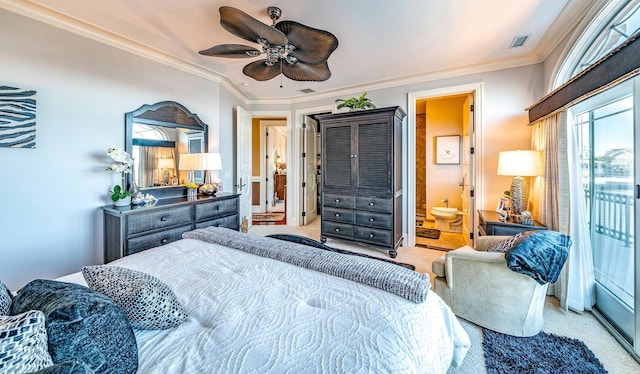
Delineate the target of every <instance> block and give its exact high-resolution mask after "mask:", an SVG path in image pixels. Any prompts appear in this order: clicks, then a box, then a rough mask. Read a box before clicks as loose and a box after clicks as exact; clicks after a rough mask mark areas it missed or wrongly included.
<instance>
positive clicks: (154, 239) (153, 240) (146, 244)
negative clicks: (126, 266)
mask: <svg viewBox="0 0 640 374" xmlns="http://www.w3.org/2000/svg"><path fill="white" fill-rule="evenodd" d="M190 230H191V224H189V225H186V226H180V227H176V228H174V229H170V230H165V231H161V232H156V233H154V234H149V235H142V236H138V237H137V238H131V239H127V253H125V256H128V255H130V254H134V253H138V252H141V251H144V250H145V249H149V248H153V247H158V246H161V245H165V244H168V243H171V242H175V241H176V240H180V239H182V234H184V233H185V232H187V231H190Z"/></svg>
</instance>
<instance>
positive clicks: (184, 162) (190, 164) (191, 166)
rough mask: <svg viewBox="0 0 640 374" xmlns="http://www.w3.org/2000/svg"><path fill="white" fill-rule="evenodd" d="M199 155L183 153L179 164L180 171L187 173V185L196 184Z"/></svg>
mask: <svg viewBox="0 0 640 374" xmlns="http://www.w3.org/2000/svg"><path fill="white" fill-rule="evenodd" d="M197 157H198V154H197V153H183V154H181V155H180V161H179V162H178V170H186V171H187V183H189V184H191V183H195V180H196V176H195V173H194V170H197V169H196V158H197Z"/></svg>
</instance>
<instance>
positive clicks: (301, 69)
mask: <svg viewBox="0 0 640 374" xmlns="http://www.w3.org/2000/svg"><path fill="white" fill-rule="evenodd" d="M282 73H283V74H284V76H285V77H287V78H289V79H292V80H294V81H315V82H320V81H326V80H327V79H329V77H331V71H329V65H328V64H327V62H326V61H325V62H323V63H320V64H307V63H305V62H302V61H298V62H296V63H295V64H293V65H290V64H287V63H284V64H283V65H282Z"/></svg>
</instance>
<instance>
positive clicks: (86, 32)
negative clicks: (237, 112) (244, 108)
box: [0, 0, 249, 104]
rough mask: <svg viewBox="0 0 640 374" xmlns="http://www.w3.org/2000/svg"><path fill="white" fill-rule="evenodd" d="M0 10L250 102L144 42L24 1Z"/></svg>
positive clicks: (219, 79)
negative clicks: (172, 70)
mask: <svg viewBox="0 0 640 374" xmlns="http://www.w3.org/2000/svg"><path fill="white" fill-rule="evenodd" d="M0 8H2V9H5V10H7V11H10V12H13V13H16V14H19V15H22V16H25V17H28V18H31V19H34V20H36V21H39V22H43V23H45V24H48V25H51V26H54V27H57V28H60V29H63V30H66V31H69V32H72V33H74V34H76V35H80V36H83V37H86V38H89V39H92V40H95V41H97V42H100V43H103V44H106V45H109V46H111V47H114V48H118V49H120V50H123V51H126V52H129V53H132V54H135V55H137V56H140V57H143V58H145V59H148V60H151V61H154V62H157V63H160V64H163V65H166V66H170V67H172V68H175V69H178V70H182V71H184V72H186V73H189V74H192V75H195V76H198V77H201V78H204V79H207V80H210V81H213V82H216V83H219V84H221V85H222V86H224V87H225V88H226V89H227V90H228V91H229V92H231V94H233V95H234V96H236V97H237V98H238V99H239V100H240V101H242V102H244V103H245V104H246V103H247V102H248V100H249V98H248V96H247V95H246V94H245V93H244V92H242V91H241V90H240V89H238V87H236V86H235V85H234V84H233V83H232V82H231V81H230V80H229V79H228V78H227V77H226V76H224V75H222V74H220V73H218V72H216V71H214V70H210V69H207V68H204V67H202V66H199V65H196V64H194V63H191V62H188V61H185V60H183V59H180V58H177V57H175V56H173V55H170V54H168V53H165V52H163V51H160V50H158V49H155V48H152V47H150V46H148V45H145V44H143V43H140V42H137V41H134V40H131V39H128V38H125V37H124V36H122V35H118V34H116V33H114V32H111V31H108V30H105V29H103V28H100V27H97V26H94V25H91V24H89V23H86V22H82V21H80V20H78V19H76V18H73V17H69V16H67V15H65V14H63V13H59V12H56V11H53V10H51V9H49V8H46V7H43V6H41V5H38V4H35V3H32V2H29V1H24V0H0Z"/></svg>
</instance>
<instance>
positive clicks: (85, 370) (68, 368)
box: [29, 360, 93, 374]
mask: <svg viewBox="0 0 640 374" xmlns="http://www.w3.org/2000/svg"><path fill="white" fill-rule="evenodd" d="M29 374H93V371H92V370H91V369H89V367H88V366H87V365H85V364H84V363H82V362H80V361H76V360H71V361H65V362H63V363H60V364H56V365H53V366H49V367H46V368H44V369H42V370H38V371H36V372H33V373H29Z"/></svg>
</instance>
